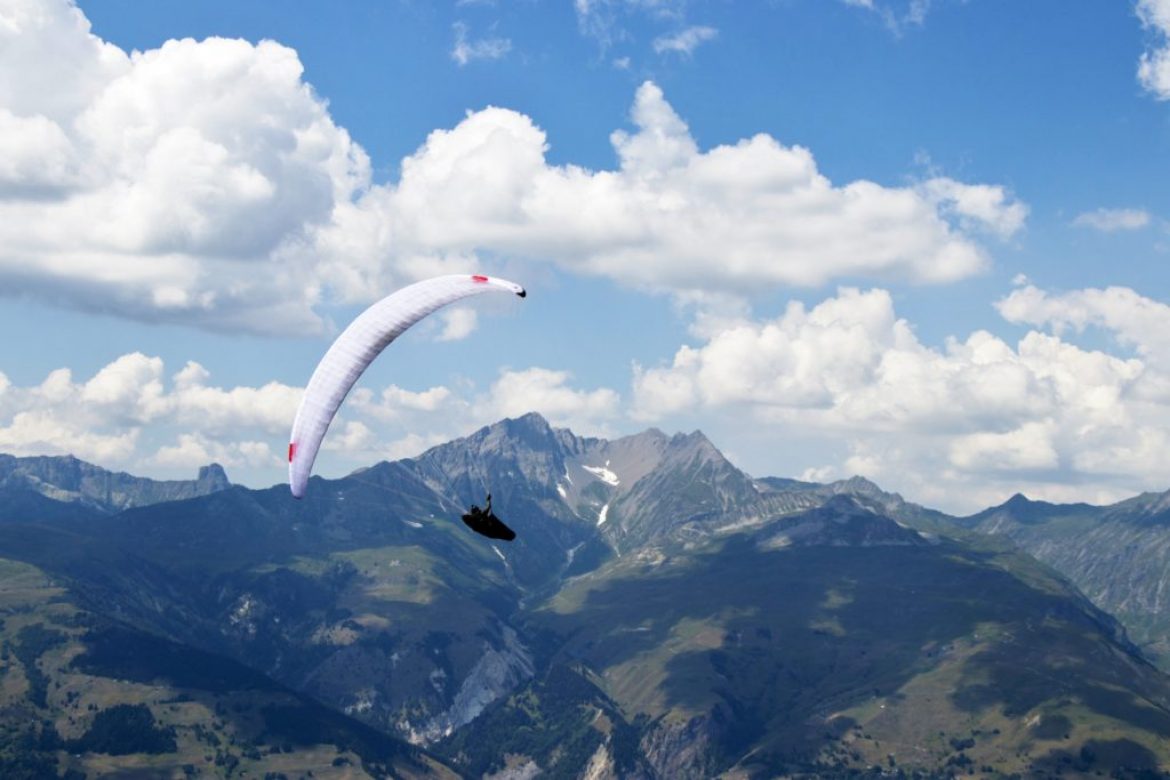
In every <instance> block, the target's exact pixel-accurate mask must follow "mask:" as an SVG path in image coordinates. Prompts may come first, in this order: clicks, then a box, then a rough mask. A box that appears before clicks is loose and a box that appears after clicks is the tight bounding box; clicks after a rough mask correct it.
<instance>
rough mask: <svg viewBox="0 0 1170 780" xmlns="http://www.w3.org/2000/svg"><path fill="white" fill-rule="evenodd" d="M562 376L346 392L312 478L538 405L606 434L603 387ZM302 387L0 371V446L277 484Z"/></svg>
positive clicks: (609, 410) (128, 361) (146, 373)
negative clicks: (20, 380)
mask: <svg viewBox="0 0 1170 780" xmlns="http://www.w3.org/2000/svg"><path fill="white" fill-rule="evenodd" d="M570 380H571V377H570V375H569V373H568V372H566V371H553V370H549V369H543V368H539V367H532V368H528V369H525V370H521V371H503V372H501V373H500V375H499V376H498V377H497V378H496V380H495V381H494V382H493V383H492V384H491V385H490V386H488V387H486V388H483V389H477V388H476V387H475V385H474V384H471V383H464V384H463V385H461V388H460V390H459V391H458V392H457V391H456V390H453V389H451V388H448V387H445V386H441V385H440V386H435V387H430V388H427V389H424V390H419V391H414V390H409V389H405V388H402V387H399V386H397V385H389V386H387V387H385V388H382V389H381V390H380V391H375V390H373V389H371V388H369V387H358V388H355V389H354V391H353V392H352V393H351V394H350V397H349V399H348V400H347V401H346V403H345V404H344V405H343V406H342V408H341V411H340V412H339V414H338V416H337V418H336V419H335V420H334V421H333V423H332V425H331V426H330V430H329V434H328V436H326V438H325V441H324V443H323V450H322V452H321V454H320V455H319V457H318V462H317V466H316V468H315V473H318V474H323V475H327V476H331V477H336V476H340V475H341V474H345V473H348V472H350V471H353V470H354V469H357V468H362V467H366V466H369V465H371V464H372V463H374V462H376V461H378V460H383V459H395V458H402V457H410V456H414V455H417V454H418V453H419V452H421V451H422V450H424V449H426V448H427V447H430V446H434V445H436V444H440V443H442V442H445V441H449V440H450V439H453V438H456V437H458V436H464V435H467V434H469V433H471V432H472V431H474V430H476V429H477V428H479V427H481V426H483V425H488V424H491V423H494V422H496V421H498V420H499V419H500V418H502V417H505V416H513V417H514V416H519V415H523V414H527V413H528V412H531V411H534V410H535V411H539V412H541V413H543V414H545V415H547V416H548V418H549V419H550V420H551V421H553V422H554V424H558V425H566V426H570V427H573V428H574V429H575V430H578V431H585V432H593V433H604V432H607V431H608V428H607V425H608V424H609V423H611V422H613V421H615V420H617V419H619V418H620V417H621V402H620V397H619V396H618V394H617V393H616V392H614V391H613V390H610V389H607V388H597V389H592V390H582V389H578V388H575V387H574V386H573V385H572V383H571V381H570ZM302 392H303V390H302V388H299V387H290V386H287V385H283V384H280V383H278V382H269V383H267V384H264V385H261V386H259V387H249V386H234V387H222V386H217V385H215V384H214V383H213V381H212V377H211V374H210V372H209V371H207V369H206V368H204V367H203V366H201V365H199V364H198V363H195V362H193V361H191V362H188V363H187V364H186V365H185V366H183V367H182V368H181V369H180V370H178V371H176V372H174V373H173V375H171V376H170V377H169V378H168V376H167V370H166V366H165V365H164V364H163V361H162V360H161V359H160V358H158V357H150V356H147V355H143V354H141V353H131V354H128V355H123V356H121V357H119V358H117V359H115V360H113V361H111V362H110V363H109V364H108V365H106V366H104V367H102V368H100V369H98V370H97V371H96V372H95V373H94V374H93V376H91V377H89V378H88V379H83V380H78V379H75V378H74V376H73V372H72V371H70V370H69V369H68V368H60V369H56V370H54V371H51V372H50V373H49V374H48V375H47V376H46V377H45V378H44V380H43V381H41V382H40V383H39V384H35V385H31V386H24V387H22V386H17V385H13V384H12V382H11V381H10V380H9V379H8V377H6V376H5V375H4V374H2V373H0V452H6V453H12V454H15V455H65V454H73V455H76V456H77V457H79V458H82V459H84V460H88V461H91V462H94V463H96V464H98V465H100V466H103V467H106V468H119V469H126V470H129V471H132V472H133V473H136V474H143V475H146V476H156V477H172V476H183V475H189V474H190V472H191V471H192V470H193V469H194V468H195V467H197V466H201V465H205V464H207V463H209V462H211V461H218V462H219V463H222V464H223V465H224V466H226V467H228V469H229V476H230V477H231V478H232V479H233V481H237V482H243V483H244V484H251V485H258V484H263V485H267V484H271V483H274V482H277V481H281V480H283V479H285V460H284V455H285V444H286V441H287V436H288V433H289V429H290V427H291V425H292V420H293V417H294V416H295V414H296V409H297V405H298V404H299V402H300V398H301V394H302Z"/></svg>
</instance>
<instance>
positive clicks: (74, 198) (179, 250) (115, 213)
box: [0, 0, 369, 332]
mask: <svg viewBox="0 0 1170 780" xmlns="http://www.w3.org/2000/svg"><path fill="white" fill-rule="evenodd" d="M0 67H3V68H4V70H5V71H6V72H11V73H17V72H19V73H21V74H22V76H21V78H19V79H5V80H4V84H3V85H0V139H3V140H0V159H3V162H0V196H2V197H0V247H3V249H0V284H2V285H3V287H4V288H5V289H6V290H9V291H23V292H26V293H33V294H43V295H46V296H48V297H51V298H52V299H53V300H58V301H60V300H64V301H68V302H70V303H72V304H73V305H75V306H79V307H82V308H88V309H93V310H101V311H116V312H118V313H120V314H123V315H127V316H132V317H139V318H144V319H152V320H157V319H166V320H173V321H182V322H193V323H198V324H202V325H204V326H206V327H213V328H238V327H246V328H249V329H252V330H259V331H268V332H284V331H286V330H287V329H290V328H299V329H304V328H316V327H318V326H319V324H320V323H319V321H318V318H317V316H316V315H315V314H314V313H313V310H312V306H313V305H314V304H315V303H316V302H317V300H318V298H319V296H320V292H321V287H322V284H323V280H322V278H321V277H320V276H319V275H318V273H317V272H316V271H315V269H314V268H313V267H312V264H311V263H309V262H307V255H306V253H305V251H304V250H303V247H304V246H305V245H306V244H308V243H311V242H312V236H313V233H314V231H315V230H316V229H318V228H319V227H320V226H322V225H326V224H330V223H331V222H332V221H333V219H334V213H333V212H334V209H335V208H336V207H337V205H338V204H339V203H345V202H347V201H348V200H349V199H350V198H351V197H352V196H353V195H354V194H355V193H356V192H358V191H359V190H360V189H361V188H363V187H365V186H366V185H367V184H368V181H369V163H368V160H367V158H366V155H365V153H364V152H363V151H362V150H361V149H360V148H359V147H357V146H356V145H355V144H353V143H352V141H351V140H350V139H349V136H348V135H347V134H346V132H345V131H344V130H342V129H341V128H339V127H337V126H336V125H334V124H333V122H332V120H331V119H330V118H329V115H328V112H327V110H326V106H325V103H324V102H323V101H322V100H321V99H319V98H318V97H317V96H316V95H315V94H314V93H313V91H312V90H311V89H310V88H309V87H308V85H307V84H305V83H304V81H302V79H301V76H302V70H303V69H302V66H301V63H300V61H299V60H298V58H297V55H296V53H295V52H293V51H292V50H291V49H288V48H286V47H283V46H280V45H279V44H276V43H273V42H271V41H265V42H261V43H259V44H255V45H253V44H250V43H246V42H244V41H238V40H224V39H217V38H212V39H208V40H205V41H202V42H196V41H193V40H190V39H186V40H172V41H168V42H166V43H165V44H164V45H163V46H162V47H161V48H158V49H152V50H148V51H145V52H134V53H133V54H126V53H125V52H123V51H121V50H120V49H118V48H117V47H114V46H111V45H110V44H108V43H105V42H103V41H101V40H100V39H98V38H97V37H96V36H94V35H93V34H92V33H91V32H90V29H89V23H88V21H87V20H86V19H85V17H84V15H83V14H82V13H81V11H80V10H79V9H77V8H76V7H75V6H73V5H72V4H71V3H68V2H65V0H3V1H2V2H0Z"/></svg>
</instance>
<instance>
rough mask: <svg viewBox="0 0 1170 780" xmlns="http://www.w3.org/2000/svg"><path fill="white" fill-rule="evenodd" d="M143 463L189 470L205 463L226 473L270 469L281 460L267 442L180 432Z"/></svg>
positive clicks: (278, 464)
mask: <svg viewBox="0 0 1170 780" xmlns="http://www.w3.org/2000/svg"><path fill="white" fill-rule="evenodd" d="M145 463H146V464H150V465H158V466H164V467H173V468H178V469H183V470H185V471H192V470H194V469H197V468H198V467H200V466H205V465H207V464H208V463H219V464H220V465H222V466H225V467H227V468H228V469H229V470H230V469H234V468H268V469H273V468H277V467H279V466H281V465H282V464H283V461H282V460H281V458H280V457H279V456H277V455H276V453H274V452H273V451H272V448H271V447H270V446H269V445H268V442H264V441H237V442H229V443H223V442H218V441H214V440H212V439H209V438H207V437H206V436H204V435H202V434H199V433H182V434H179V436H178V438H177V440H176V441H175V443H174V444H168V445H164V446H162V447H159V449H158V451H157V452H156V453H155V454H154V455H153V456H152V457H150V458H148V459H147V460H146V461H145Z"/></svg>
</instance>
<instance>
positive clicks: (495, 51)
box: [451, 22, 512, 66]
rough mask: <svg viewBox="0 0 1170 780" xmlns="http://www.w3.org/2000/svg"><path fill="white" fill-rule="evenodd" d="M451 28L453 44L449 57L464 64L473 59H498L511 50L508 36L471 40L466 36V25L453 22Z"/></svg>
mask: <svg viewBox="0 0 1170 780" xmlns="http://www.w3.org/2000/svg"><path fill="white" fill-rule="evenodd" d="M451 27H452V29H453V30H454V31H455V45H454V46H453V47H452V48H451V59H453V60H455V62H457V63H459V65H460V66H463V65H466V64H468V63H469V62H473V61H474V60H498V59H501V58H503V57H505V56H506V55H507V54H508V52H510V51H511V50H512V41H511V39H509V38H480V39H479V40H471V39H469V38H468V37H467V36H468V28H467V25H466V24H465V23H463V22H455V24H453V25H452V26H451Z"/></svg>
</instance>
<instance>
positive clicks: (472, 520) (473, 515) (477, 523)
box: [463, 493, 516, 542]
mask: <svg viewBox="0 0 1170 780" xmlns="http://www.w3.org/2000/svg"><path fill="white" fill-rule="evenodd" d="M463 523H464V525H466V526H467V527H468V528H470V529H471V530H472V531H475V532H476V533H477V534H479V535H480V536H486V537H487V538H489V539H503V540H504V541H505V542H510V541H512V540H513V539H515V538H516V532H515V531H513V530H512V529H511V528H509V527H508V526H506V525H504V522H503V521H502V520H500V518H498V517H496V515H495V513H494V512H492V494H491V493H488V494H487V506H486V507H485V508H483V509H480V508H479V507H478V506H476V505H475V504H472V505H471V509H470V510H468V512H467V514H465V515H464V516H463Z"/></svg>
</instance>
